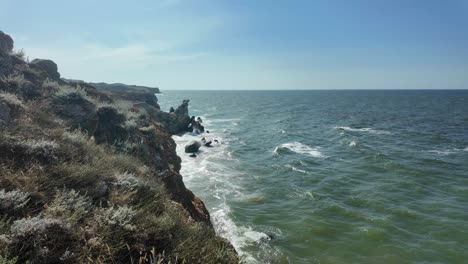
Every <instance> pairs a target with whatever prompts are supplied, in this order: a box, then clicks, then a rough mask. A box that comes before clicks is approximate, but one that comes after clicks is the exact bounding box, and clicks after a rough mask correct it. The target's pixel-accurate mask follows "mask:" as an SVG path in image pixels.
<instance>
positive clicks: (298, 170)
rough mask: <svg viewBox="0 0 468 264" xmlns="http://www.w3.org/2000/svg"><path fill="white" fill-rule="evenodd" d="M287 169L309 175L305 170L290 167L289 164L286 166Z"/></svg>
mask: <svg viewBox="0 0 468 264" xmlns="http://www.w3.org/2000/svg"><path fill="white" fill-rule="evenodd" d="M286 168H289V169H291V170H293V171H297V172H300V173H304V174H306V173H307V172H306V171H305V170H301V169H298V168H296V167H294V166H291V165H289V164H288V165H286Z"/></svg>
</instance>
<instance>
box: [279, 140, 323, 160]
mask: <svg viewBox="0 0 468 264" xmlns="http://www.w3.org/2000/svg"><path fill="white" fill-rule="evenodd" d="M285 151H292V152H294V153H298V154H303V155H307V156H311V157H314V158H326V156H325V155H323V154H322V152H320V148H319V147H310V146H307V145H305V144H302V143H301V142H291V143H284V144H281V145H279V146H277V147H276V148H275V150H274V151H273V152H274V153H275V154H281V153H283V152H285Z"/></svg>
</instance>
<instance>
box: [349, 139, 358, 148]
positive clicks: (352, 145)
mask: <svg viewBox="0 0 468 264" xmlns="http://www.w3.org/2000/svg"><path fill="white" fill-rule="evenodd" d="M349 146H350V147H355V146H357V143H356V141H354V140H353V141H351V142H350V143H349Z"/></svg>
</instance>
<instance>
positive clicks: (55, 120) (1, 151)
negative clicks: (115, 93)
mask: <svg viewBox="0 0 468 264" xmlns="http://www.w3.org/2000/svg"><path fill="white" fill-rule="evenodd" d="M4 81H5V83H7V85H8V86H7V88H8V89H7V91H9V93H5V92H4V93H0V99H1V100H4V101H8V102H9V103H10V104H15V105H19V106H22V107H24V108H25V109H26V111H23V112H24V113H23V114H22V116H21V117H20V118H19V119H20V122H17V123H15V124H14V125H11V126H9V127H6V128H5V129H4V130H2V133H1V134H0V175H1V177H0V186H1V189H0V264H12V263H16V262H18V263H25V262H30V263H235V262H237V260H238V259H237V256H236V254H235V252H234V251H233V249H232V248H231V247H229V246H228V244H227V243H226V242H225V241H224V240H223V239H221V238H219V237H217V236H216V234H215V232H214V230H213V229H212V228H211V227H209V226H207V225H206V224H203V223H194V221H193V220H190V217H189V214H188V212H187V211H185V210H184V209H183V208H182V207H181V205H180V204H177V203H175V202H173V201H172V200H171V197H170V195H169V194H168V192H167V190H166V187H165V185H164V184H163V183H162V182H161V181H160V178H161V175H159V172H158V171H156V169H155V167H154V166H151V167H148V166H147V165H145V162H146V163H148V164H150V163H149V161H148V160H146V156H144V155H139V156H138V157H137V156H135V155H133V154H132V153H130V152H125V151H121V150H119V149H118V148H117V147H115V146H110V145H108V144H102V145H97V144H96V143H95V140H94V138H93V137H89V136H88V135H87V134H85V133H83V132H81V131H79V130H73V131H70V130H69V129H70V128H69V127H66V125H65V124H66V122H64V121H63V119H61V118H60V117H59V116H58V114H56V113H54V110H53V108H52V107H51V104H54V103H55V102H56V99H57V98H59V99H60V98H64V97H68V96H70V95H72V96H79V97H82V98H84V99H86V100H88V101H89V102H91V103H92V104H94V105H97V108H99V107H109V106H110V107H113V108H115V109H116V110H117V111H118V112H119V113H121V114H123V115H124V116H125V123H124V127H125V130H126V131H134V133H145V132H144V131H140V130H138V127H140V125H139V123H140V122H141V121H142V120H143V121H144V119H145V118H149V117H148V116H147V114H146V112H145V111H144V110H142V109H136V108H135V107H134V105H133V104H132V103H131V102H127V101H122V100H120V101H116V102H115V103H113V104H110V105H109V104H106V105H104V104H101V103H98V102H97V101H96V100H95V99H93V98H91V97H89V96H88V95H87V94H86V91H85V90H84V89H82V88H80V87H77V88H75V87H72V86H69V85H60V84H59V83H57V82H53V81H50V80H42V82H41V83H42V87H40V88H41V89H39V88H38V89H39V90H41V91H42V93H43V94H42V97H39V98H34V99H32V100H30V101H27V102H26V103H24V102H22V101H21V100H20V99H19V98H18V97H16V96H15V95H14V92H15V89H17V88H18V87H21V86H22V85H26V84H28V85H30V84H31V83H29V82H28V81H26V80H25V79H24V76H23V75H22V74H16V75H12V76H9V77H7V78H5V79H4ZM146 121H148V120H146ZM149 123H151V122H149ZM151 129H154V127H150V130H151ZM131 133H133V132H131ZM146 134H148V133H146ZM138 142H140V141H138ZM129 144H132V145H133V146H130V147H132V148H137V149H138V148H141V146H140V145H141V143H129ZM148 155H149V154H148ZM141 252H143V253H141Z"/></svg>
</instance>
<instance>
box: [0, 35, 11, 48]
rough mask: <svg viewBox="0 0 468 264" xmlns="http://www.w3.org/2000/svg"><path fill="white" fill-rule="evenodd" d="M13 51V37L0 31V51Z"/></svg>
mask: <svg viewBox="0 0 468 264" xmlns="http://www.w3.org/2000/svg"><path fill="white" fill-rule="evenodd" d="M12 51H13V39H12V38H11V37H10V35H8V34H5V33H3V31H0V53H10V52H12Z"/></svg>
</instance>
